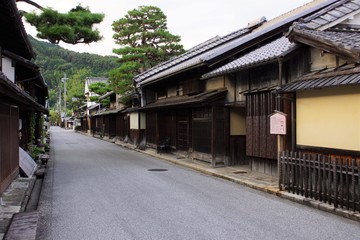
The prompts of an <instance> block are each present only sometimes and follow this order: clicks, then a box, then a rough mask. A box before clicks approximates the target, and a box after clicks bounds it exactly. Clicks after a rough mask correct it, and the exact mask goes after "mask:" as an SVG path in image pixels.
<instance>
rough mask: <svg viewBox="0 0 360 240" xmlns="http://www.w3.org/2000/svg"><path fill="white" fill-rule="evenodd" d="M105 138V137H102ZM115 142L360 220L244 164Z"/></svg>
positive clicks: (355, 214)
mask: <svg viewBox="0 0 360 240" xmlns="http://www.w3.org/2000/svg"><path fill="white" fill-rule="evenodd" d="M104 140H106V139H104ZM115 144H117V145H120V146H122V147H126V148H129V149H133V150H135V151H138V152H141V153H144V154H148V155H151V156H153V157H156V158H160V159H163V160H166V161H168V162H171V163H173V164H177V165H180V166H183V167H187V168H190V169H193V170H196V171H199V172H201V173H203V174H207V175H211V176H215V177H219V178H222V179H226V180H229V181H232V182H235V183H238V184H241V185H245V186H247V187H250V188H253V189H257V190H260V191H263V192H266V193H270V194H273V195H276V196H278V197H281V198H284V199H288V200H290V201H293V202H297V203H300V204H303V205H306V206H309V207H312V208H316V209H319V210H322V211H326V212H329V213H333V214H336V215H339V216H342V217H345V218H349V219H352V220H355V221H359V222H360V213H357V212H353V211H347V210H344V209H340V208H335V207H333V206H332V205H329V204H326V203H323V202H320V201H317V200H312V199H309V198H305V197H303V196H299V195H296V194H292V193H289V192H287V191H280V189H279V187H278V180H277V178H276V177H272V176H269V175H265V174H261V173H256V172H253V171H251V170H250V169H249V168H248V167H246V166H231V167H219V168H213V167H211V166H210V164H209V163H204V162H201V161H196V160H191V159H189V158H187V157H185V156H179V155H175V154H172V153H161V154H159V153H157V152H156V150H154V149H146V150H144V151H143V150H140V149H138V148H136V147H135V146H134V145H131V144H127V143H124V142H121V141H116V142H115Z"/></svg>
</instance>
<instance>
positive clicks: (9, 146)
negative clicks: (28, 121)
mask: <svg viewBox="0 0 360 240" xmlns="http://www.w3.org/2000/svg"><path fill="white" fill-rule="evenodd" d="M0 133H1V134H0V183H1V185H0V193H2V192H3V191H4V190H5V189H6V188H7V186H8V185H9V184H10V183H11V181H12V180H13V179H14V177H15V176H16V175H18V174H19V147H18V146H19V108H18V107H17V106H14V105H9V104H3V103H0Z"/></svg>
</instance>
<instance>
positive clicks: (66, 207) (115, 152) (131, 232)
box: [38, 127, 360, 240]
mask: <svg viewBox="0 0 360 240" xmlns="http://www.w3.org/2000/svg"><path fill="white" fill-rule="evenodd" d="M51 147H52V163H51V165H49V172H48V175H47V180H46V181H45V183H44V186H43V190H42V194H41V199H40V203H39V210H40V213H41V215H42V219H41V221H40V226H39V229H38V239H46V240H51V239H54V240H78V239H84V240H85V239H86V240H92V239H101V240H104V239H107V240H110V239H136V240H138V239H156V240H159V239H171V240H176V239H181V240H183V239H196V240H200V239H207V240H208V239H226V240H227V239H307V240H309V239H316V240H319V239H359V236H360V225H359V223H357V222H353V221H350V220H347V219H344V218H341V217H338V216H335V215H332V214H328V213H324V212H321V211H318V210H316V209H312V208H308V207H306V206H302V205H298V204H296V203H292V202H290V201H287V200H283V199H280V198H278V197H275V196H272V195H268V194H265V193H261V192H257V191H256V190H253V189H248V188H246V187H243V186H240V185H237V184H234V183H231V182H227V181H225V180H221V179H217V178H214V177H209V176H205V175H202V174H200V173H198V172H194V171H192V170H188V169H184V168H181V167H179V166H176V165H172V164H169V163H167V162H164V161H161V160H158V159H154V158H152V157H149V156H147V155H143V154H141V153H137V152H135V151H131V150H127V149H124V148H122V147H119V146H117V145H115V144H112V143H108V142H105V141H102V140H99V139H95V138H92V137H87V136H84V135H81V134H78V133H74V132H73V131H68V130H63V129H60V128H56V127H52V128H51ZM149 170H166V171H149Z"/></svg>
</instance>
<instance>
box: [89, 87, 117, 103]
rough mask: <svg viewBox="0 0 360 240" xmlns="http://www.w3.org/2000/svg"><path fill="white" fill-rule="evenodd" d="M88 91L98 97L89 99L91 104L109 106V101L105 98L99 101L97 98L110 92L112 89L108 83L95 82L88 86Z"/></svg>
mask: <svg viewBox="0 0 360 240" xmlns="http://www.w3.org/2000/svg"><path fill="white" fill-rule="evenodd" d="M89 90H90V91H92V92H94V93H96V94H97V95H98V96H93V97H90V100H91V101H92V102H98V103H101V104H102V105H103V106H108V105H109V104H110V99H109V98H105V99H102V100H101V101H99V97H101V96H102V95H104V94H106V93H108V92H110V91H111V90H112V89H111V87H110V85H109V84H108V83H105V82H95V83H92V84H90V85H89Z"/></svg>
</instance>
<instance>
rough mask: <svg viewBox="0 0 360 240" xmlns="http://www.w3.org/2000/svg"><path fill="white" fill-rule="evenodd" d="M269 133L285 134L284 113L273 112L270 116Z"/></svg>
mask: <svg viewBox="0 0 360 240" xmlns="http://www.w3.org/2000/svg"><path fill="white" fill-rule="evenodd" d="M270 134H277V135H286V114H285V113H281V112H276V113H273V114H272V115H271V116H270Z"/></svg>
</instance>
